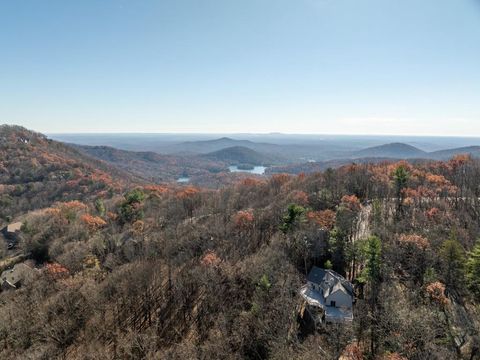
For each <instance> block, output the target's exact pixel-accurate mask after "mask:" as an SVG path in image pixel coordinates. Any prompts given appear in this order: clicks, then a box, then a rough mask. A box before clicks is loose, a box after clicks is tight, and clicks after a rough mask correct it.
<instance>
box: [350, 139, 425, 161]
mask: <svg viewBox="0 0 480 360" xmlns="http://www.w3.org/2000/svg"><path fill="white" fill-rule="evenodd" d="M426 156H428V153H427V152H425V151H423V150H420V149H418V148H416V147H415V146H412V145H408V144H405V143H390V144H385V145H380V146H374V147H370V148H367V149H364V150H360V151H357V152H356V153H355V154H354V156H353V157H354V158H369V157H386V158H400V159H416V158H424V157H426Z"/></svg>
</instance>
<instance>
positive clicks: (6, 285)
mask: <svg viewBox="0 0 480 360" xmlns="http://www.w3.org/2000/svg"><path fill="white" fill-rule="evenodd" d="M37 274H38V272H37V270H35V269H34V268H33V267H31V266H29V265H28V264H27V263H26V262H24V263H20V264H16V265H15V266H14V267H13V268H12V269H9V270H5V271H4V272H3V273H2V275H1V276H0V281H1V288H2V290H10V289H18V288H19V287H20V286H22V284H24V283H25V282H26V281H30V280H33V279H34V278H35V276H36V275H37Z"/></svg>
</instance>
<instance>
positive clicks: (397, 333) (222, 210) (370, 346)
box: [0, 129, 480, 360]
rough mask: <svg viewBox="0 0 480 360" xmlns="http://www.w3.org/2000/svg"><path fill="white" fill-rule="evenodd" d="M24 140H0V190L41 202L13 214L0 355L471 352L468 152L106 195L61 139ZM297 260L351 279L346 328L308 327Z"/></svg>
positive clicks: (476, 274) (473, 296) (477, 205)
mask: <svg viewBox="0 0 480 360" xmlns="http://www.w3.org/2000/svg"><path fill="white" fill-rule="evenodd" d="M2 130H3V132H4V133H6V135H5V136H4V138H5V139H9V138H8V136H9V135H8V131H9V129H7V131H6V130H5V129H2ZM17 130H18V129H17ZM25 136H26V137H27V138H22V137H20V138H18V137H17V138H15V139H11V140H8V142H7V141H5V142H3V143H2V147H3V148H2V153H4V154H7V155H6V156H5V157H2V164H3V167H4V168H5V169H6V170H4V171H6V174H7V175H5V174H3V173H2V176H3V177H2V184H5V185H4V188H2V196H5V194H8V196H10V197H11V198H13V199H24V198H28V196H27V195H22V194H20V193H19V194H16V195H15V197H13V196H12V195H11V193H6V192H5V187H7V188H8V186H10V185H13V186H18V185H21V186H26V187H27V188H28V187H29V185H28V184H32V183H33V184H35V186H38V187H39V190H38V191H35V192H33V193H32V194H34V196H36V197H39V198H40V199H42V201H43V202H42V203H44V204H46V205H45V208H44V210H43V211H41V212H35V213H29V214H24V225H23V227H22V233H21V241H20V243H19V245H18V249H19V250H21V251H22V252H23V253H24V254H25V256H26V257H27V258H29V259H30V261H31V262H33V263H34V265H35V269H36V270H35V276H32V277H31V278H30V279H28V280H26V281H25V282H24V283H23V284H22V286H21V287H20V288H19V289H16V290H9V291H3V292H1V293H0V303H1V304H2V305H1V306H0V358H5V359H10V358H21V359H29V358H31V359H52V358H67V359H106V358H120V359H139V358H148V359H337V358H339V356H341V355H342V356H343V359H362V358H370V359H390V360H393V359H474V358H478V356H479V344H480V338H479V326H480V315H479V307H478V304H479V300H480V244H479V243H478V242H477V240H478V236H479V231H480V223H479V211H480V202H479V197H480V188H479V182H478V179H479V176H480V162H479V161H477V160H474V159H471V158H470V157H468V156H459V157H456V158H455V159H453V160H451V161H448V162H428V163H424V164H417V165H412V164H409V163H407V162H395V163H389V162H384V163H380V164H361V165H351V166H344V167H342V168H339V169H336V170H332V169H329V170H326V171H324V172H322V173H315V174H311V175H303V174H301V175H299V176H289V175H285V174H277V175H272V176H271V177H268V178H265V179H263V180H262V179H253V178H252V179H249V178H247V179H243V180H241V181H239V182H238V183H236V184H234V185H231V186H228V187H225V188H223V189H221V190H204V189H201V188H196V187H191V186H176V185H171V186H159V185H141V186H140V185H137V186H131V187H130V188H129V189H128V190H125V191H123V190H122V189H121V188H120V187H117V186H115V183H114V182H113V183H112V182H111V179H110V177H108V178H106V179H105V181H101V180H100V181H99V180H98V178H97V176H99V175H98V174H104V173H103V172H101V171H100V170H95V169H94V168H91V167H90V165H86V163H83V162H81V161H80V158H77V159H79V160H77V161H79V163H77V162H73V160H72V161H67V160H66V158H65V154H70V152H69V151H71V150H67V148H66V147H64V146H63V145H56V144H55V143H53V145H52V143H51V142H49V141H48V140H47V139H45V138H43V137H41V136H38V135H35V137H34V138H32V134H31V133H26V134H25ZM25 140H27V142H25ZM47 149H48V151H50V150H51V151H52V152H48V151H47ZM32 152H33V153H35V154H38V156H36V157H35V158H34V159H33V160H29V161H33V163H35V162H36V161H38V163H39V164H38V165H37V164H35V167H34V169H38V171H37V172H35V173H33V174H30V173H29V171H28V168H27V166H24V165H23V164H24V162H25V161H26V159H27V157H28V156H29V155H28V154H31V153H32ZM13 153H15V154H17V157H13V156H12V155H8V154H13ZM18 156H24V157H23V158H22V159H23V160H22V162H20V160H18V159H19V157H18ZM50 157H54V158H53V159H54V161H50V162H48V161H47V160H48V159H50ZM57 163H58V164H59V165H57V166H58V168H57V167H55V166H54V165H53V164H57ZM15 167H18V168H19V169H20V170H19V172H18V173H15V171H14V170H13V169H14V168H15ZM67 169H71V172H72V174H70V173H69V172H68V171H67ZM76 169H79V170H81V173H82V175H80V174H78V175H76V172H75V171H76ZM63 172H67V174H65V177H62V178H61V180H59V176H60V175H59V174H63ZM16 174H18V175H16ZM35 174H37V175H35ZM40 174H42V177H40ZM85 174H89V175H88V176H87V177H86V178H85ZM105 176H107V175H105ZM92 177H93V180H94V182H93V184H92V183H91V182H90V180H92ZM107 179H108V181H107ZM67 183H68V184H67ZM96 184H103V185H101V186H100V185H96ZM35 186H34V187H33V189H34V190H36V189H37V188H36V187H35ZM85 186H86V189H85V188H84V187H85ZM97 186H98V188H97ZM68 189H70V191H67V190H68ZM9 191H10V190H9ZM29 191H33V190H29ZM105 191H107V192H110V194H111V196H103V193H102V192H105ZM97 192H99V193H97ZM85 194H91V195H93V194H96V196H91V197H89V196H85ZM57 200H58V201H61V202H58V201H57ZM68 200H81V201H68ZM15 201H16V202H14V203H12V204H15V207H13V205H9V206H10V208H11V209H15V211H16V212H18V211H20V210H22V211H23V210H28V209H29V208H30V207H31V206H33V204H32V205H29V206H27V205H21V201H22V200H15ZM2 209H4V208H2ZM2 211H3V210H2ZM313 265H317V266H320V267H329V268H333V270H335V271H337V272H338V273H340V274H342V275H344V276H345V277H346V278H347V279H349V280H351V281H352V282H353V284H354V286H355V294H356V299H357V300H356V304H355V308H354V322H353V324H345V325H342V324H337V325H326V326H325V327H322V328H318V329H316V330H315V329H313V328H312V326H311V324H310V323H309V321H308V319H306V318H305V317H302V316H301V313H302V312H301V308H302V300H301V297H300V296H299V289H300V288H301V286H302V285H303V284H304V283H305V276H306V274H307V272H308V271H309V269H310V268H311V267H312V266H313Z"/></svg>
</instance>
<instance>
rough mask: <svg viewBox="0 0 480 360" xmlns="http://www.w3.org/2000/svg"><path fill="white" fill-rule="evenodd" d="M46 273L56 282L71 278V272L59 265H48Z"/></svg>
mask: <svg viewBox="0 0 480 360" xmlns="http://www.w3.org/2000/svg"><path fill="white" fill-rule="evenodd" d="M45 271H46V273H47V274H48V275H49V276H51V277H52V278H54V279H55V280H57V279H64V278H67V277H69V276H70V272H69V271H68V269H67V268H66V267H65V266H63V265H61V264H59V263H48V264H46V265H45Z"/></svg>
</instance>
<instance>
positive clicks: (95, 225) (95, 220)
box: [81, 214, 107, 231]
mask: <svg viewBox="0 0 480 360" xmlns="http://www.w3.org/2000/svg"><path fill="white" fill-rule="evenodd" d="M81 220H82V221H83V222H84V223H85V224H86V225H87V226H88V228H89V229H90V230H92V231H94V230H98V229H100V228H102V227H103V226H105V225H107V222H106V221H105V220H103V219H102V218H101V217H98V216H92V215H90V214H84V215H82V217H81Z"/></svg>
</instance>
